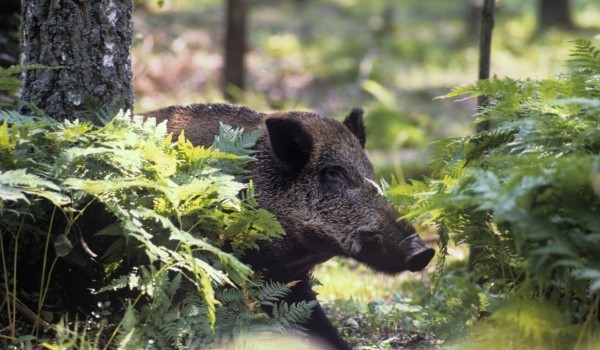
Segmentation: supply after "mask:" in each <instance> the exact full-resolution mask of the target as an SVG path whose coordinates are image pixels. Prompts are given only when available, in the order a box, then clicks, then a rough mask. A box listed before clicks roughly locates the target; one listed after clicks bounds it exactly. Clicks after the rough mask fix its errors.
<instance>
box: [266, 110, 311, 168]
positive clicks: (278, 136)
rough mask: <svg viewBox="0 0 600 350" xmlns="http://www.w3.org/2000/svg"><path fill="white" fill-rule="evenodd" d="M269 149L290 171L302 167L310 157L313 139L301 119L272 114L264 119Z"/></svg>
mask: <svg viewBox="0 0 600 350" xmlns="http://www.w3.org/2000/svg"><path fill="white" fill-rule="evenodd" d="M265 124H266V125H267V130H268V132H269V139H270V141H271V150H272V151H273V153H274V154H275V157H277V159H278V160H279V161H281V162H282V163H283V164H284V165H285V167H286V168H287V169H288V170H290V171H297V170H300V169H302V168H303V167H304V166H305V165H306V163H307V162H308V160H309V158H310V154H311V152H312V148H313V141H312V137H311V136H310V133H309V132H308V130H306V128H305V127H304V125H303V124H302V121H300V120H299V119H296V118H290V117H285V116H272V117H269V118H267V120H265Z"/></svg>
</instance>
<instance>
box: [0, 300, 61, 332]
mask: <svg viewBox="0 0 600 350" xmlns="http://www.w3.org/2000/svg"><path fill="white" fill-rule="evenodd" d="M0 296H1V297H2V298H13V300H14V303H15V305H16V309H17V310H18V311H19V312H20V313H21V315H23V316H25V318H27V319H29V320H30V321H32V322H34V323H39V324H41V325H42V327H44V329H52V330H56V329H55V328H54V327H53V326H52V325H51V324H50V323H48V322H46V321H45V320H44V319H43V318H41V317H40V316H38V315H37V314H36V313H35V312H33V311H32V310H31V309H29V308H28V307H27V306H26V305H25V304H23V302H22V301H20V300H19V299H18V298H17V297H16V296H14V295H12V294H8V295H4V293H3V292H1V291H0ZM11 339H14V337H11Z"/></svg>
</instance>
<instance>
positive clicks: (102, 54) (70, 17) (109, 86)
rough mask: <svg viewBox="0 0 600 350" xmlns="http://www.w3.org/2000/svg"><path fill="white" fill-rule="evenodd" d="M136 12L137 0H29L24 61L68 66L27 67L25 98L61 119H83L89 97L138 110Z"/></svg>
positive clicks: (24, 3)
mask: <svg viewBox="0 0 600 350" xmlns="http://www.w3.org/2000/svg"><path fill="white" fill-rule="evenodd" d="M131 11H132V2H131V0H124V1H114V0H95V1H74V0H62V1H47V0H23V1H22V4H21V13H22V15H23V29H22V37H21V52H22V58H21V65H30V64H43V65H47V66H61V67H62V68H59V69H37V70H29V71H27V72H25V73H24V74H23V76H22V79H21V80H22V87H21V98H22V99H23V100H26V101H38V107H40V108H41V109H42V110H44V111H45V112H46V113H47V114H48V115H49V116H51V117H53V118H56V119H59V120H63V119H65V118H66V119H75V118H77V117H78V116H79V114H80V113H81V111H82V110H83V108H84V106H83V102H84V98H86V97H91V98H92V100H93V101H94V102H95V103H98V104H101V105H103V106H109V105H110V106H115V105H118V106H122V107H124V108H126V109H132V107H133V89H132V85H131V80H132V73H131V54H130V53H131V41H132V36H133V24H132V20H131Z"/></svg>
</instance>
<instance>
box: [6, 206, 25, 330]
mask: <svg viewBox="0 0 600 350" xmlns="http://www.w3.org/2000/svg"><path fill="white" fill-rule="evenodd" d="M23 222H25V216H24V215H23V217H22V218H21V223H20V224H19V230H18V231H17V235H16V237H15V253H14V256H13V286H12V287H13V291H12V298H13V301H12V303H13V304H12V307H13V309H12V315H13V320H12V325H11V335H12V336H13V337H14V336H15V335H16V329H15V326H16V323H17V270H18V268H17V260H18V259H17V258H18V256H19V254H18V251H19V237H20V236H21V229H22V228H23ZM6 297H7V298H11V296H10V295H9V294H7V295H6Z"/></svg>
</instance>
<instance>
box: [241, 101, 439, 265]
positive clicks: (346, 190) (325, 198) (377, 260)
mask: <svg viewBox="0 0 600 350" xmlns="http://www.w3.org/2000/svg"><path fill="white" fill-rule="evenodd" d="M362 114H363V112H362V110H361V109H358V108H355V109H353V110H352V112H351V113H350V114H349V115H348V117H347V118H346V119H345V120H344V122H343V123H340V122H338V121H336V120H334V119H330V118H326V117H322V116H320V115H317V114H314V113H307V112H285V113H279V114H271V115H269V116H267V117H266V118H265V120H264V124H265V129H266V132H265V133H263V136H262V139H261V142H259V145H258V161H257V162H255V165H254V169H253V170H252V171H253V178H254V181H255V187H256V190H257V193H258V200H259V202H260V204H261V206H263V207H264V208H266V209H268V210H270V211H271V212H272V213H274V214H275V216H276V217H277V218H278V220H279V221H280V222H281V224H282V226H283V227H284V228H285V230H286V233H287V234H286V236H285V237H284V238H283V240H282V241H281V242H279V243H277V244H276V245H277V248H276V250H277V252H276V253H275V254H276V255H280V257H281V260H284V258H285V256H287V257H288V258H290V257H291V256H296V258H294V259H293V260H294V261H296V260H299V261H300V262H299V263H298V264H308V265H311V264H312V266H314V264H315V263H319V262H322V261H325V260H327V259H329V258H331V257H333V256H335V255H338V256H348V257H352V258H354V259H356V260H358V261H360V262H362V263H364V264H366V265H368V266H370V267H372V268H374V269H375V270H378V271H382V272H386V273H396V272H400V271H405V270H410V271H419V270H422V269H423V268H425V267H426V266H427V264H428V263H429V261H430V260H431V259H432V257H433V255H434V251H433V249H431V248H428V247H426V246H425V244H424V243H423V241H422V240H421V239H420V238H419V237H418V236H417V234H416V231H415V229H414V228H413V227H412V226H411V225H410V224H408V223H407V222H405V221H403V220H399V217H400V214H399V213H398V212H397V211H396V210H395V209H394V208H393V207H392V205H391V204H390V203H389V202H388V201H387V200H386V199H385V198H384V197H383V196H382V195H381V194H379V193H378V190H377V187H376V185H375V184H374V182H373V179H374V176H375V174H374V172H373V166H372V164H371V163H370V161H369V160H368V158H367V155H366V153H365V151H364V145H365V140H366V135H365V128H364V124H363V119H362ZM298 252H302V253H301V254H302V256H299V255H300V253H298ZM312 266H308V267H312Z"/></svg>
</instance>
